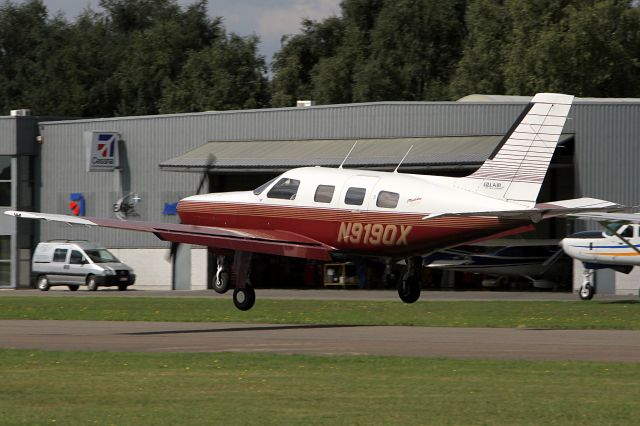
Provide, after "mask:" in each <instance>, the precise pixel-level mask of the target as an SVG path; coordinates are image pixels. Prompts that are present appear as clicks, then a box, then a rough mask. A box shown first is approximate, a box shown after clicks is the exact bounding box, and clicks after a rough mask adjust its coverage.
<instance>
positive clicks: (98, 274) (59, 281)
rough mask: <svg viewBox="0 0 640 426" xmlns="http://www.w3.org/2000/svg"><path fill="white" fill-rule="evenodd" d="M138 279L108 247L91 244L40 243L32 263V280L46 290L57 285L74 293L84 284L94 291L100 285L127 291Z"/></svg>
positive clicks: (68, 242)
mask: <svg viewBox="0 0 640 426" xmlns="http://www.w3.org/2000/svg"><path fill="white" fill-rule="evenodd" d="M135 280H136V276H135V274H134V273H133V269H132V268H131V267H129V266H127V265H125V264H124V263H122V262H120V261H119V260H118V259H117V258H116V257H115V256H114V255H113V254H112V253H111V252H110V251H109V250H107V249H106V248H104V247H102V246H100V245H98V244H95V243H90V242H88V241H67V240H63V241H50V242H47V243H39V244H38V246H37V247H36V250H35V252H34V253H33V260H32V262H31V281H32V282H35V284H36V287H38V288H39V289H40V290H42V291H47V290H49V287H51V286H54V285H66V286H68V287H69V290H71V291H76V290H77V289H78V288H79V287H80V286H81V285H86V286H87V289H88V290H92V291H95V290H97V289H98V287H99V286H117V287H118V289H119V290H122V291H123V290H126V289H127V287H128V286H130V285H133V283H134V282H135Z"/></svg>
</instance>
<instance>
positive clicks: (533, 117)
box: [5, 93, 622, 310]
mask: <svg viewBox="0 0 640 426" xmlns="http://www.w3.org/2000/svg"><path fill="white" fill-rule="evenodd" d="M572 101H573V96H569V95H561V94H551V93H540V94H537V95H536V96H535V97H534V98H533V99H532V101H531V103H530V104H529V105H528V106H527V107H526V108H525V109H524V111H523V112H522V114H521V115H520V117H519V118H518V119H517V121H516V122H515V123H514V124H513V126H512V127H511V129H510V130H509V132H508V133H507V134H506V135H505V137H504V138H503V139H502V141H501V143H500V144H499V145H498V147H497V148H496V149H495V151H494V152H493V153H492V154H491V156H490V157H489V159H488V160H487V161H485V162H484V164H483V165H482V166H481V167H480V168H479V169H478V170H477V171H476V172H475V173H473V174H471V175H470V176H467V177H462V178H452V177H444V176H424V175H415V174H404V173H403V174H400V173H397V168H396V171H394V172H379V171H368V170H353V169H343V168H342V166H340V168H337V169H336V168H327V167H304V168H297V169H292V170H289V171H287V172H285V173H283V174H282V175H280V176H278V177H277V178H275V179H273V180H271V181H269V182H267V183H265V184H264V185H262V186H260V187H259V188H257V189H256V190H254V191H242V192H224V193H214V194H205V195H195V196H191V197H187V198H184V199H182V200H181V201H180V203H179V204H178V213H179V216H180V219H181V221H182V224H166V223H151V222H140V221H120V220H113V219H100V218H90V217H87V218H78V217H73V216H64V215H55V214H44V213H31V212H18V211H8V212H5V213H6V214H9V215H13V216H16V217H22V218H31V219H45V220H54V221H61V222H66V223H69V224H81V225H95V226H104V227H111V228H121V229H129V230H133V231H144V232H152V233H154V234H155V235H156V236H157V237H158V238H160V239H162V240H166V241H171V242H175V243H188V244H198V245H203V246H208V247H210V248H211V250H212V251H213V252H214V253H216V254H219V255H224V254H231V252H233V255H234V262H233V269H234V273H235V274H234V275H235V277H236V282H235V290H234V294H233V301H234V304H235V305H236V307H237V308H239V309H241V310H247V309H250V308H251V307H252V306H253V304H254V302H255V292H254V290H253V288H252V286H251V284H250V282H249V279H248V278H249V263H250V260H251V254H252V253H267V254H275V255H282V256H292V257H301V258H307V259H316V260H321V261H329V260H332V259H334V258H336V257H341V256H350V255H358V256H376V257H380V258H385V259H392V260H400V259H402V258H405V259H408V260H409V261H408V262H407V268H406V272H405V274H404V277H403V280H402V282H401V284H400V285H399V288H398V293H399V296H400V298H401V299H402V300H403V301H404V302H406V303H412V302H415V301H416V300H417V299H418V298H419V296H420V281H419V278H418V273H417V272H418V271H417V269H418V268H417V266H419V265H421V258H420V257H418V256H420V255H423V254H426V253H429V252H432V251H434V250H438V249H442V248H447V247H452V246H456V245H460V244H467V243H470V242H474V241H480V240H486V239H492V238H497V237H503V236H506V235H511V234H515V233H520V232H524V231H527V230H530V229H532V228H533V226H532V224H533V223H536V222H538V221H540V220H542V219H545V218H549V217H556V216H565V215H568V214H571V213H580V212H585V211H613V210H619V209H620V208H621V207H622V206H620V205H618V204H614V203H610V202H607V201H603V200H597V199H592V198H580V199H573V200H563V201H555V202H549V203H544V204H536V199H537V197H538V192H539V191H540V187H541V185H542V182H543V180H544V177H545V175H546V173H547V169H548V167H549V163H550V161H551V158H552V156H553V153H554V150H555V148H556V145H557V143H558V139H559V137H560V134H561V132H562V128H563V127H564V124H565V120H566V118H567V115H568V113H569V110H570V108H571V103H572ZM228 276H229V274H228V273H226V271H225V266H224V262H223V261H222V259H221V258H220V257H219V261H218V272H217V274H216V277H217V281H216V284H217V288H216V290H217V291H219V292H224V291H226V289H227V283H228Z"/></svg>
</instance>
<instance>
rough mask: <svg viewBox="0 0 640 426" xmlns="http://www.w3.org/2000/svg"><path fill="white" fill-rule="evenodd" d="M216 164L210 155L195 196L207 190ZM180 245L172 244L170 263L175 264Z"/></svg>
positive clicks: (170, 246)
mask: <svg viewBox="0 0 640 426" xmlns="http://www.w3.org/2000/svg"><path fill="white" fill-rule="evenodd" d="M215 164H216V157H215V155H213V154H209V155H208V156H207V160H206V162H205V164H204V172H202V177H201V178H200V182H199V183H198V188H197V189H196V192H195V194H194V195H200V193H201V192H202V190H203V189H205V182H208V181H209V172H210V171H211V169H213V166H215ZM180 223H182V221H180ZM179 246H180V243H176V242H171V243H170V245H169V256H168V259H167V260H169V261H170V262H173V259H175V257H176V253H177V252H178V247H179Z"/></svg>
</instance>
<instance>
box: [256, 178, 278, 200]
mask: <svg viewBox="0 0 640 426" xmlns="http://www.w3.org/2000/svg"><path fill="white" fill-rule="evenodd" d="M280 176H282V175H280ZM280 176H276V177H274V178H273V179H271V180H270V181H269V182H265V183H263V184H262V185H260V186H259V187H257V188H256V189H254V190H253V193H254V195H260V194H262V193H263V192H264V190H265V189H267V187H268V186H269V185H271V184H272V183H273V182H275V180H276V179H278V178H279V177H280Z"/></svg>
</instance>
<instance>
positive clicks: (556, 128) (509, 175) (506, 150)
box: [457, 93, 573, 208]
mask: <svg viewBox="0 0 640 426" xmlns="http://www.w3.org/2000/svg"><path fill="white" fill-rule="evenodd" d="M572 102H573V96H570V95H562V94H556V93H538V94H537V95H535V96H534V97H533V99H532V100H531V103H529V105H527V107H526V108H525V110H524V111H523V112H522V114H521V115H520V117H518V119H517V120H516V121H515V123H514V124H513V126H512V127H511V129H509V131H508V132H507V134H506V135H505V136H504V138H503V139H502V141H501V142H500V144H499V145H498V146H497V147H496V149H495V150H494V152H493V153H492V154H491V156H490V157H489V158H488V159H487V161H485V162H484V164H482V166H481V167H480V168H479V169H478V170H477V171H476V172H475V173H473V174H471V175H469V176H467V177H463V178H459V180H458V182H457V186H458V187H460V188H463V189H466V190H468V191H472V192H475V193H477V194H481V195H484V196H486V197H491V198H495V199H499V200H504V201H508V202H512V203H516V204H520V205H522V206H524V207H527V208H530V207H533V206H534V205H535V202H536V199H537V198H538V193H539V192H540V187H541V186H542V181H543V180H544V177H545V175H546V174H547V170H548V168H549V163H550V162H551V157H553V153H554V151H555V148H556V146H557V144H558V140H559V139H560V134H561V132H562V128H563V127H564V123H565V121H566V119H567V115H568V114H569V110H570V109H571V103H572Z"/></svg>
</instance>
